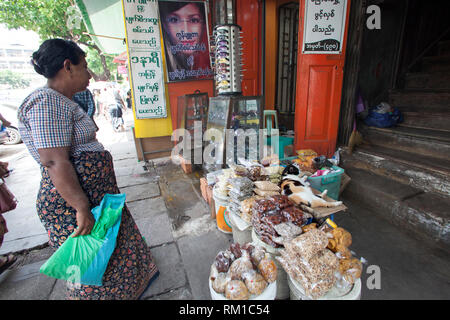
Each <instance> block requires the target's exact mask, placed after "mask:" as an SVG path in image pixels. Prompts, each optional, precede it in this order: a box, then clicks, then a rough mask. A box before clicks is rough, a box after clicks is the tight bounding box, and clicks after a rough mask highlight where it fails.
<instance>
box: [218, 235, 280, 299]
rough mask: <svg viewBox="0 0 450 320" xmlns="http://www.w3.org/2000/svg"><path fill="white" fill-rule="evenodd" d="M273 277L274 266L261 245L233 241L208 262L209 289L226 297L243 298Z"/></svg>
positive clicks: (258, 290) (271, 280) (261, 289)
mask: <svg viewBox="0 0 450 320" xmlns="http://www.w3.org/2000/svg"><path fill="white" fill-rule="evenodd" d="M276 278H277V268H276V265H275V263H274V262H273V260H271V259H270V255H268V254H267V253H266V251H265V249H264V248H262V247H259V246H254V245H252V244H250V243H246V244H244V245H242V246H241V245H240V244H239V243H233V244H231V245H230V248H229V249H228V250H225V251H221V252H219V253H218V255H217V256H216V259H215V261H214V264H213V265H212V266H211V272H210V280H211V286H212V288H213V290H214V291H215V292H217V293H220V294H223V295H224V296H225V297H226V298H227V299H229V300H247V299H249V298H251V295H260V294H262V293H263V291H264V290H265V289H266V288H267V286H268V285H269V283H271V282H273V281H275V280H276Z"/></svg>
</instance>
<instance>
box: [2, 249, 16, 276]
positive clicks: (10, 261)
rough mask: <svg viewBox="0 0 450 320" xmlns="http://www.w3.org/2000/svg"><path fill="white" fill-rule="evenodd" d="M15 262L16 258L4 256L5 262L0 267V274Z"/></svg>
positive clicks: (11, 255)
mask: <svg viewBox="0 0 450 320" xmlns="http://www.w3.org/2000/svg"><path fill="white" fill-rule="evenodd" d="M16 261H17V257H16V256H15V255H13V254H10V255H8V256H6V261H5V262H4V263H3V264H2V265H0V274H2V273H3V272H4V271H5V270H7V269H8V268H9V267H11V266H12V265H13V264H14V263H15V262H16Z"/></svg>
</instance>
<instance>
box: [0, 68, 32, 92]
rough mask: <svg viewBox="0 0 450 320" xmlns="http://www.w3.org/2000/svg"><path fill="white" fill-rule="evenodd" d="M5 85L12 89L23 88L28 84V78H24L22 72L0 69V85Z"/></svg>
mask: <svg viewBox="0 0 450 320" xmlns="http://www.w3.org/2000/svg"><path fill="white" fill-rule="evenodd" d="M1 84H3V85H7V86H8V87H10V88H12V89H24V88H28V87H29V86H30V80H29V79H25V78H24V77H23V75H22V74H20V73H17V72H13V71H11V70H2V71H0V85H1Z"/></svg>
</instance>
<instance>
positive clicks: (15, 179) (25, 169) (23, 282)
mask: <svg viewBox="0 0 450 320" xmlns="http://www.w3.org/2000/svg"><path fill="white" fill-rule="evenodd" d="M102 134H104V135H103V137H107V136H108V134H107V132H106V133H102ZM100 136H102V135H101V134H100ZM114 137H115V138H114V139H115V140H114V141H112V143H111V144H108V145H107V144H105V148H106V149H108V150H109V151H110V152H111V154H112V155H113V159H114V166H115V172H116V176H117V181H118V185H119V188H120V190H121V192H123V193H125V194H126V195H127V206H128V207H129V209H130V212H131V214H132V215H133V217H134V219H135V221H136V224H137V225H138V227H139V229H140V231H141V233H142V235H143V236H144V237H145V239H146V241H147V243H148V245H149V246H150V248H151V251H152V254H153V256H154V259H155V262H156V264H157V266H158V268H159V270H160V276H159V277H158V279H156V280H155V282H154V283H153V284H152V285H151V286H150V287H149V289H148V290H147V291H146V292H145V293H144V295H143V297H142V299H145V300H187V299H194V300H209V299H210V293H209V287H208V275H209V271H210V266H211V264H212V263H213V261H214V258H215V256H216V254H217V253H218V252H219V251H220V250H224V249H226V248H228V247H229V245H230V243H231V242H232V236H231V235H228V234H224V233H222V232H220V231H219V230H218V229H217V226H216V221H215V220H213V219H211V218H210V214H209V208H208V206H207V204H206V202H205V201H204V200H203V199H202V198H201V195H200V187H199V177H200V176H199V173H198V172H193V173H192V174H185V173H184V172H183V171H182V170H181V168H180V167H179V166H177V165H174V164H173V163H172V162H171V161H170V160H169V159H168V158H164V159H157V160H154V161H149V162H148V163H147V164H146V165H145V163H144V162H138V161H137V158H136V152H135V147H134V142H133V138H132V136H131V132H129V131H128V132H127V133H123V134H117V135H115V136H114ZM99 140H100V141H102V140H101V139H99ZM0 160H1V152H0ZM11 167H13V168H14V171H13V173H12V174H11V176H10V177H9V178H8V179H7V185H8V187H10V189H11V190H12V191H13V192H14V193H15V194H16V196H17V197H18V198H19V201H20V202H19V205H18V207H17V208H16V209H15V210H14V211H12V212H10V213H7V214H5V218H6V220H7V223H8V227H9V229H10V232H9V233H8V234H6V236H5V242H4V244H3V246H2V247H1V248H0V249H1V251H0V254H2V253H7V252H19V254H18V256H19V259H18V262H17V263H16V264H15V266H14V267H13V268H12V269H10V270H8V271H6V272H4V273H3V274H2V275H0V300H60V299H65V286H66V283H65V282H64V281H61V280H56V279H52V278H49V277H47V276H44V275H42V274H39V268H40V266H41V265H42V264H43V263H44V262H45V261H46V259H48V257H50V256H51V254H52V253H53V252H52V250H51V249H50V248H49V247H48V246H47V245H46V243H47V235H46V233H45V230H44V228H43V227H42V225H41V223H40V221H39V219H38V217H37V214H36V209H35V197H36V193H37V190H38V185H39V179H40V177H39V175H40V173H39V168H38V167H37V165H35V164H34V161H33V160H32V159H31V157H30V156H28V154H25V153H23V154H21V155H19V157H18V158H17V159H15V160H13V161H11ZM343 200H344V203H345V204H346V205H347V206H348V207H349V210H348V211H347V212H345V213H338V214H336V215H335V221H336V222H337V224H338V225H339V226H342V227H344V228H345V229H347V230H349V231H350V232H351V234H352V238H353V244H352V246H351V249H352V250H353V251H355V253H356V254H357V256H358V257H360V256H363V257H364V258H365V259H366V260H367V261H368V262H367V263H366V264H365V266H364V271H363V274H362V278H361V280H362V284H363V286H362V299H448V298H449V297H450V284H449V279H450V259H449V254H448V252H441V251H439V250H435V249H434V248H433V247H430V246H428V245H427V244H426V243H424V242H422V241H420V240H417V239H414V238H411V237H410V236H409V235H408V234H405V233H404V232H403V230H401V229H399V228H397V227H395V226H394V225H392V224H391V223H390V222H389V221H385V220H383V219H381V218H379V216H377V214H376V213H373V212H369V211H367V210H365V209H363V208H359V207H358V206H357V205H354V204H353V203H352V201H351V200H352V199H346V198H344V199H343ZM369 266H378V267H379V269H380V270H381V274H380V276H381V279H379V281H380V288H373V287H372V289H369V286H368V285H367V284H369V283H372V284H373V283H374V282H373V271H372V272H369V271H368V267H369Z"/></svg>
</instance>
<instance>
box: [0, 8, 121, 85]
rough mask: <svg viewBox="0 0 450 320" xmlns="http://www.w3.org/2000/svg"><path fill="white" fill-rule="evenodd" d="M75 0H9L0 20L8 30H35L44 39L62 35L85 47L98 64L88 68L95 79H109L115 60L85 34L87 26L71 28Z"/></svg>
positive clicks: (93, 63)
mask: <svg viewBox="0 0 450 320" xmlns="http://www.w3.org/2000/svg"><path fill="white" fill-rule="evenodd" d="M71 6H75V3H74V1H73V0H8V1H4V0H2V1H0V23H4V24H6V26H7V27H8V28H9V29H18V28H20V27H22V28H24V29H26V30H32V31H35V32H36V33H37V34H38V35H39V36H40V38H41V39H42V40H46V39H50V38H63V39H67V40H72V41H74V42H76V43H78V44H79V45H83V46H86V47H87V48H88V50H86V51H87V60H88V61H90V63H91V64H92V65H93V66H94V65H95V67H93V68H92V69H90V70H89V72H90V73H91V75H92V77H93V78H94V80H96V81H98V80H104V81H107V80H109V79H110V77H111V72H110V68H111V66H112V59H108V58H110V57H107V56H105V55H104V54H103V52H102V50H101V49H100V48H99V47H98V46H97V45H96V44H95V42H94V41H93V40H92V39H91V38H90V36H88V35H85V34H83V32H86V27H85V25H84V24H83V23H80V24H79V28H78V29H77V28H69V27H68V26H67V24H68V23H67V21H69V19H71V17H70V16H69V15H70V11H69V10H68V8H69V7H71Z"/></svg>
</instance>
